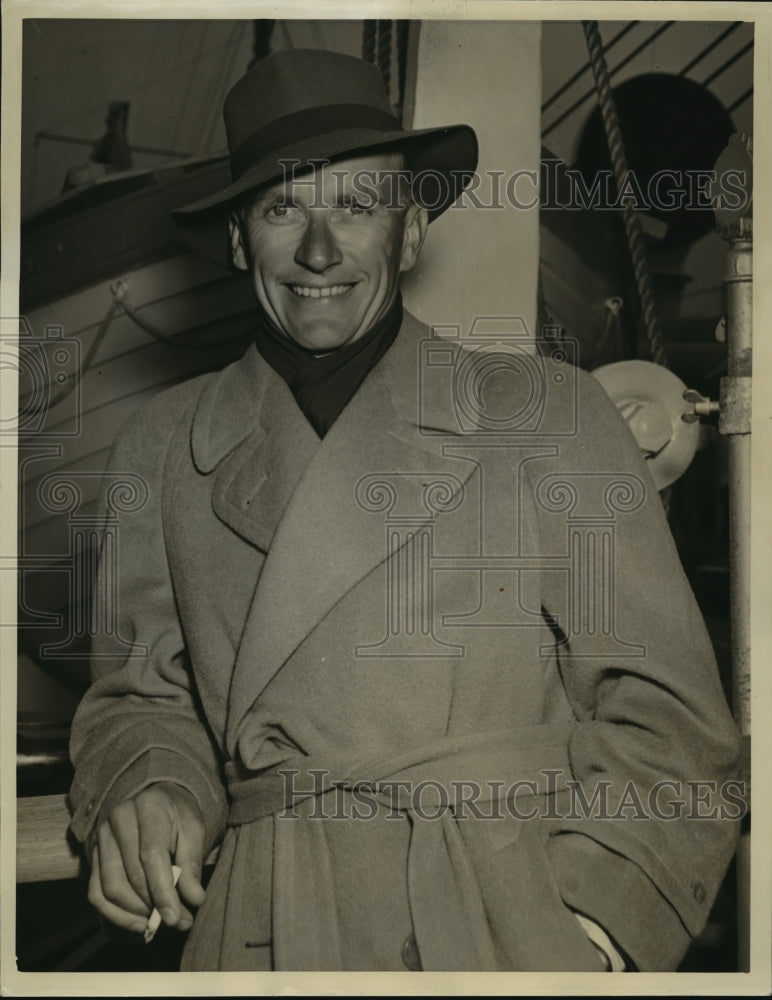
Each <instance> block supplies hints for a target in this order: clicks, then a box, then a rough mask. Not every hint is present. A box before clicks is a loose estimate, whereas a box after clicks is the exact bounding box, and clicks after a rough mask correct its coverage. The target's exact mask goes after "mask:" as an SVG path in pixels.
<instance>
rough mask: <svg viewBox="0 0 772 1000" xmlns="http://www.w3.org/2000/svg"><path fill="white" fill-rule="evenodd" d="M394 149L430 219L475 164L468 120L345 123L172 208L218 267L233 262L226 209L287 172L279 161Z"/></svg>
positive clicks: (187, 235)
mask: <svg viewBox="0 0 772 1000" xmlns="http://www.w3.org/2000/svg"><path fill="white" fill-rule="evenodd" d="M392 149H398V150H400V151H402V152H404V153H405V154H406V156H407V157H408V160H409V165H410V170H411V173H412V175H413V177H414V187H413V196H414V198H415V199H416V201H417V202H418V203H419V204H421V205H423V206H424V207H425V208H426V210H427V212H428V213H429V221H430V222H431V221H433V220H434V219H436V218H437V217H438V216H440V215H441V214H442V213H443V212H444V211H445V210H446V209H447V208H449V207H450V206H451V205H452V204H453V202H454V201H456V199H457V198H458V196H459V195H460V194H461V192H462V191H463V190H464V188H465V187H466V186H467V184H468V183H469V181H470V179H471V176H472V175H473V174H474V171H475V168H476V166H477V136H476V135H475V132H474V130H473V129H472V128H471V127H470V126H469V125H450V126H447V127H444V128H431V129H418V130H415V131H395V132H383V131H377V130H375V129H365V128H356V129H343V130H340V131H337V132H331V133H328V134H325V135H322V136H317V137H315V138H313V139H307V140H304V141H303V142H298V143H294V144H293V145H292V146H288V147H285V148H284V149H280V150H278V151H274V152H272V153H271V155H270V157H266V158H265V159H264V160H262V161H258V162H257V163H255V164H254V165H253V166H252V167H250V169H249V170H247V171H245V173H244V174H243V175H242V176H241V177H239V178H238V179H237V180H235V181H233V183H231V184H228V185H227V186H226V187H224V188H221V189H220V190H219V191H216V192H214V193H213V194H211V195H208V196H207V197H205V198H200V199H199V200H198V201H195V202H193V203H192V204H190V205H185V206H183V207H182V208H178V209H177V210H176V211H174V212H173V213H172V215H173V218H174V221H175V223H176V225H177V228H178V230H179V233H180V235H181V237H182V239H183V240H184V241H185V243H186V244H187V245H188V246H189V247H190V248H191V249H192V250H194V251H196V252H197V253H200V254H203V255H204V256H206V257H209V258H210V259H211V260H214V261H215V262H216V263H218V264H220V265H221V266H222V267H226V268H231V267H233V264H232V259H231V250H230V240H229V237H228V230H227V226H226V225H225V224H224V214H225V210H226V208H227V207H229V206H230V205H232V204H233V203H234V201H236V200H237V199H238V198H239V197H240V196H241V195H243V194H245V193H246V192H247V191H251V190H255V189H257V188H259V187H262V186H263V185H264V184H269V183H271V182H274V181H277V180H279V179H280V178H282V177H283V176H285V167H283V166H282V161H285V162H286V161H291V162H293V163H295V164H297V165H296V166H295V167H294V169H293V176H294V175H298V174H301V173H302V172H303V171H304V170H305V171H307V170H310V169H312V168H313V164H314V162H318V161H319V160H327V161H335V160H340V159H342V158H344V157H351V156H354V155H361V154H364V153H367V152H376V151H383V152H386V151H388V150H392Z"/></svg>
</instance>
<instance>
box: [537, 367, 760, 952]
mask: <svg viewBox="0 0 772 1000" xmlns="http://www.w3.org/2000/svg"><path fill="white" fill-rule="evenodd" d="M576 379H577V383H576V385H577V394H576V399H577V402H578V408H577V427H576V431H577V432H576V434H575V435H574V436H573V437H571V438H570V439H568V440H566V439H563V440H561V441H560V443H559V444H558V449H557V450H558V454H557V456H556V458H555V460H554V464H553V465H552V469H551V473H548V474H547V475H551V477H552V478H551V479H550V480H548V479H546V478H545V479H543V480H541V482H534V483H532V487H533V488H534V490H535V491H536V492H535V494H534V495H535V496H536V502H537V518H538V521H539V539H540V540H539V544H540V546H542V548H543V551H544V552H545V554H556V553H559V552H564V553H565V552H567V551H568V547H569V546H570V545H571V544H574V545H575V546H576V548H575V550H574V551H573V556H574V557H575V558H576V559H577V560H578V559H582V560H584V561H583V562H582V563H581V564H580V563H578V562H577V565H576V566H575V579H576V580H577V581H580V582H577V583H575V589H574V591H573V593H571V588H570V585H568V586H567V581H566V574H560V573H555V572H552V573H550V572H547V573H545V574H544V580H545V589H544V591H543V594H544V604H545V607H546V609H547V611H548V612H550V613H552V614H556V613H557V614H559V616H560V622H559V624H560V626H561V628H562V629H563V631H564V632H566V633H567V635H568V643H567V645H565V646H563V647H562V648H561V649H560V650H559V659H560V670H561V677H562V681H563V687H564V689H565V691H566V694H567V696H568V699H569V702H570V704H571V707H572V709H573V712H574V715H575V717H576V721H577V725H576V726H575V730H574V734H573V736H572V737H571V742H570V745H569V759H570V762H571V769H572V780H573V782H574V785H575V792H576V793H577V794H576V795H575V796H574V798H573V802H574V804H575V803H577V802H579V803H581V802H582V801H583V802H587V803H591V802H592V797H593V794H596V793H598V794H600V795H601V799H598V800H596V801H597V802H598V803H599V805H598V806H596V808H595V810H594V811H593V809H589V810H588V809H585V808H579V809H577V808H575V807H574V806H572V807H571V808H569V809H568V810H567V812H566V813H565V815H564V816H562V818H561V819H560V820H556V821H554V823H553V831H552V835H551V837H550V839H549V845H548V850H549V857H550V861H551V865H552V870H553V874H554V877H555V880H556V882H557V884H558V887H559V889H560V892H561V895H562V897H563V900H564V902H565V903H566V904H567V905H568V906H570V907H571V908H572V909H574V910H575V911H576V912H578V913H581V914H584V915H585V916H587V917H589V918H591V919H592V920H594V921H596V922H597V923H598V924H599V925H600V926H601V927H603V928H604V929H605V930H606V931H607V933H608V934H609V935H610V936H611V938H612V939H613V941H614V942H615V943H616V944H617V945H618V946H619V947H620V948H621V949H622V950H623V951H624V952H625V953H626V955H627V956H628V957H629V958H630V959H631V960H632V962H633V963H634V965H635V966H636V968H638V969H639V970H667V969H674V968H676V966H677V965H678V963H679V961H680V959H681V958H682V956H683V954H684V952H685V951H686V949H687V947H688V945H689V942H690V941H691V939H692V938H693V937H695V936H696V935H698V934H699V933H700V932H701V931H702V929H703V928H704V925H705V923H706V921H707V917H708V915H709V911H710V907H711V905H712V903H713V900H714V897H715V895H716V893H717V891H718V888H719V886H720V884H721V881H722V879H723V876H724V873H725V871H726V868H727V866H728V864H729V861H730V860H731V857H732V853H733V851H734V848H735V844H736V840H737V835H738V827H739V823H738V818H739V817H738V813H739V809H738V808H737V805H736V797H737V793H736V791H735V804H734V806H733V807H731V808H730V807H729V802H725V800H724V799H723V798H722V787H723V786H724V783H725V782H727V781H733V780H735V779H736V778H737V766H738V760H739V750H740V741H739V736H738V733H737V730H736V727H735V725H734V722H733V720H732V717H731V714H730V712H729V709H728V706H727V703H726V699H725V697H724V694H723V690H722V688H721V683H720V679H719V675H718V670H717V666H716V662H715V659H714V655H713V650H712V647H711V644H710V640H709V638H708V635H707V630H706V628H705V625H704V622H703V620H702V617H701V615H700V612H699V610H698V608H697V605H696V602H695V599H694V596H693V594H692V592H691V589H690V587H689V584H688V582H687V580H686V577H685V574H684V572H683V569H682V567H681V563H680V560H679V558H678V554H677V551H676V549H675V545H674V543H673V539H672V536H671V534H670V530H669V527H668V524H667V519H666V517H665V514H664V511H663V507H662V503H661V500H660V497H659V495H658V493H657V490H656V487H655V486H654V483H653V481H652V479H651V477H650V474H649V472H648V469H647V468H646V464H645V462H644V461H643V459H642V456H641V453H640V450H639V447H638V445H637V443H636V441H635V439H634V438H633V436H632V434H631V432H630V430H629V428H628V426H627V424H626V422H625V421H624V420H623V419H622V418H621V416H620V415H619V413H618V412H617V409H616V407H615V406H614V404H613V403H612V402H611V401H610V400H609V399H608V397H607V396H606V394H605V392H604V390H603V389H602V388H601V387H600V385H599V384H598V383H597V382H596V380H595V379H593V378H592V377H591V376H589V375H587V374H586V373H584V372H581V371H577V372H576ZM553 440H554V439H553ZM548 464H549V463H548ZM542 468H544V466H543V465H542ZM613 480H616V481H621V482H622V485H621V486H619V487H618V490H619V492H617V494H616V499H617V501H618V502H617V504H616V506H615V505H614V503H613V501H614V494H613V491H612V493H605V494H599V492H598V490H599V484H600V485H601V486H602V485H603V484H604V483H605V484H608V483H610V482H611V481H613ZM559 482H563V483H568V484H569V485H568V487H565V486H564V488H563V491H562V493H561V489H560V488H559V486H558V483H559ZM550 490H551V491H552V492H551V494H550ZM571 490H573V491H574V493H573V494H571ZM570 495H572V496H573V498H574V501H575V504H574V506H573V508H571V511H570V512H568V513H567V511H566V509H565V508H566V503H562V504H561V503H560V502H558V501H560V500H566V498H567V497H569V496H570ZM601 501H605V503H604V502H601ZM599 502H600V508H598V504H599ZM608 503H610V505H611V506H607V505H606V504H608ZM569 506H570V503H569ZM558 508H562V509H560V510H558ZM593 515H596V516H597V515H600V517H599V518H598V519H597V528H598V530H597V531H594V530H593V529H592V528H591V527H588V525H589V524H590V522H591V521H592V520H593ZM572 516H573V518H574V520H573V527H574V528H575V529H576V530H575V532H574V536H573V543H572V542H571V541H570V539H569V535H570V533H571V528H572ZM610 520H611V521H613V532H612V533H610V532H609V531H608V525H609V523H610ZM593 534H594V540H593V541H590V542H589V543H586V540H587V539H588V538H590V536H591V535H593ZM582 537H583V538H584V539H585V543H586V544H585V543H583V542H582V541H581V539H582ZM604 538H605V542H604ZM587 545H589V546H590V548H588V547H587ZM603 545H606V546H607V548H606V550H605V551H606V556H607V558H608V560H609V562H608V565H609V566H610V572H609V573H608V574H607V576H606V580H607V584H608V586H609V588H610V589H609V591H608V595H609V603H608V604H607V605H606V607H607V609H608V608H610V609H611V610H610V611H608V616H607V618H606V620H605V621H603V620H600V619H599V618H598V617H597V603H596V606H595V607H593V603H592V598H593V593H594V594H595V600H596V602H600V601H604V600H605V598H604V597H603V594H602V592H601V591H600V590H598V589H597V586H595V585H594V584H593V583H592V572H591V571H592V564H593V559H594V556H595V555H596V554H598V553H600V552H601V549H602V547H603ZM593 546H595V548H592V547H593ZM594 565H595V568H596V571H597V572H600V570H599V566H600V563H599V562H598V561H595V563H594ZM580 567H582V568H580ZM596 582H597V581H596ZM557 609H561V610H560V611H557ZM593 615H595V623H596V625H595V630H594V631H593V627H592V619H593ZM571 616H573V617H571ZM609 630H611V631H613V633H614V637H615V638H614V637H612V641H611V642H610V644H607V645H606V646H604V645H603V642H604V641H605V640H606V639H608V636H607V635H606V636H605V637H604V635H603V634H602V633H604V632H608V631H609ZM616 639H618V640H621V642H624V643H627V644H629V645H628V646H622V645H620V643H618V642H617V641H616ZM698 783H699V784H698ZM579 792H581V799H580V798H578V793H579ZM602 796H606V800H607V802H608V805H606V806H605V807H604V806H603V804H602V803H603V798H602ZM679 803H680V804H679ZM587 813H589V818H587Z"/></svg>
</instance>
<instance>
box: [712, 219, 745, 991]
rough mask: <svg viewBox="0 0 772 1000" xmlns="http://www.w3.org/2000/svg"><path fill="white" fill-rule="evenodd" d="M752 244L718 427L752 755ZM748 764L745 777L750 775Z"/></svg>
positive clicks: (739, 713)
mask: <svg viewBox="0 0 772 1000" xmlns="http://www.w3.org/2000/svg"><path fill="white" fill-rule="evenodd" d="M752 279H753V245H752V243H751V240H750V239H747V238H740V239H733V240H731V241H730V248H729V253H728V254H727V274H726V279H725V280H726V297H727V375H726V377H725V378H723V379H722V380H721V417H720V420H719V430H720V432H721V433H722V434H724V435H725V436H726V438H727V446H728V453H729V454H728V458H729V579H730V616H731V645H732V694H733V702H734V714H735V719H736V720H737V724H738V726H739V728H740V731H741V733H742V737H743V747H744V756H745V759H746V761H748V760H749V759H750V755H749V753H748V741H749V739H750V723H751V663H750V644H751V623H750V599H749V598H750V559H751V544H750V541H751V539H750V514H751V433H750V432H751V426H750V415H751V372H752V310H753V284H752ZM748 770H749V769H748V768H747V767H746V768H745V775H744V777H745V778H746V779H747V778H748ZM737 947H738V961H739V967H740V970H741V971H743V972H747V971H749V969H750V836H749V833H748V832H747V831H745V832H744V833H743V834H742V835H741V839H740V844H739V847H738V851H737Z"/></svg>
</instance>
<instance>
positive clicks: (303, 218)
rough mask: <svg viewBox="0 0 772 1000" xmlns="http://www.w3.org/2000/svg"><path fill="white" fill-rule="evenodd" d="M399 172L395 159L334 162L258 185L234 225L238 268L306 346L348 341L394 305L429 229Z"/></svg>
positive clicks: (284, 329) (321, 346)
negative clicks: (293, 177) (248, 273)
mask: <svg viewBox="0 0 772 1000" xmlns="http://www.w3.org/2000/svg"><path fill="white" fill-rule="evenodd" d="M400 169H402V157H401V155H399V154H394V153H390V154H375V155H370V156H362V157H357V158H354V159H350V160H343V161H339V162H337V163H332V164H328V165H327V166H325V167H324V168H322V169H317V170H316V171H315V173H313V172H312V173H309V174H307V175H305V176H301V177H299V178H297V179H296V180H294V181H292V180H291V179H288V180H287V181H285V180H283V179H282V180H280V181H278V182H277V183H275V184H273V185H271V186H270V187H266V188H264V189H262V190H261V191H260V192H259V193H258V194H257V195H256V197H255V200H254V201H253V202H251V203H250V205H249V206H248V207H247V209H246V210H245V211H244V212H243V214H242V217H241V220H239V219H238V218H236V217H233V218H232V219H231V242H232V248H233V259H234V263H235V264H236V266H237V267H240V268H242V269H243V270H249V271H251V274H252V281H253V284H254V288H255V294H256V295H257V299H258V301H259V303H260V305H261V306H262V307H263V309H264V310H265V311H266V313H267V314H268V316H269V317H270V318H271V319H272V320H273V322H274V323H275V324H276V326H277V327H278V328H279V329H280V330H281V331H282V332H283V333H284V334H285V336H287V337H289V338H290V339H291V340H294V341H295V342H296V343H298V344H300V345H301V346H302V347H305V348H308V349H310V350H313V351H329V350H334V349H335V348H336V347H341V346H343V345H344V344H349V343H352V342H353V341H355V340H357V338H359V337H361V336H362V335H363V334H365V333H366V332H367V331H368V330H370V329H371V328H372V326H373V325H374V324H375V323H377V322H378V321H379V320H380V319H381V318H382V317H383V316H384V315H385V314H386V313H387V312H388V310H389V308H390V306H391V305H392V304H393V302H394V299H395V297H396V295H397V289H398V283H399V275H400V272H402V271H407V270H408V269H409V268H411V267H412V266H413V264H414V263H415V261H416V259H417V257H418V253H419V252H420V249H421V244H422V243H423V238H424V235H425V232H426V225H427V214H426V211H425V209H423V208H419V207H418V206H417V205H415V204H413V203H412V202H411V201H410V200H409V198H407V197H405V192H404V184H402V183H400V182H399V181H398V178H397V176H396V175H395V172H398V171H399V170H400ZM239 223H240V224H239ZM245 243H246V246H245Z"/></svg>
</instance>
